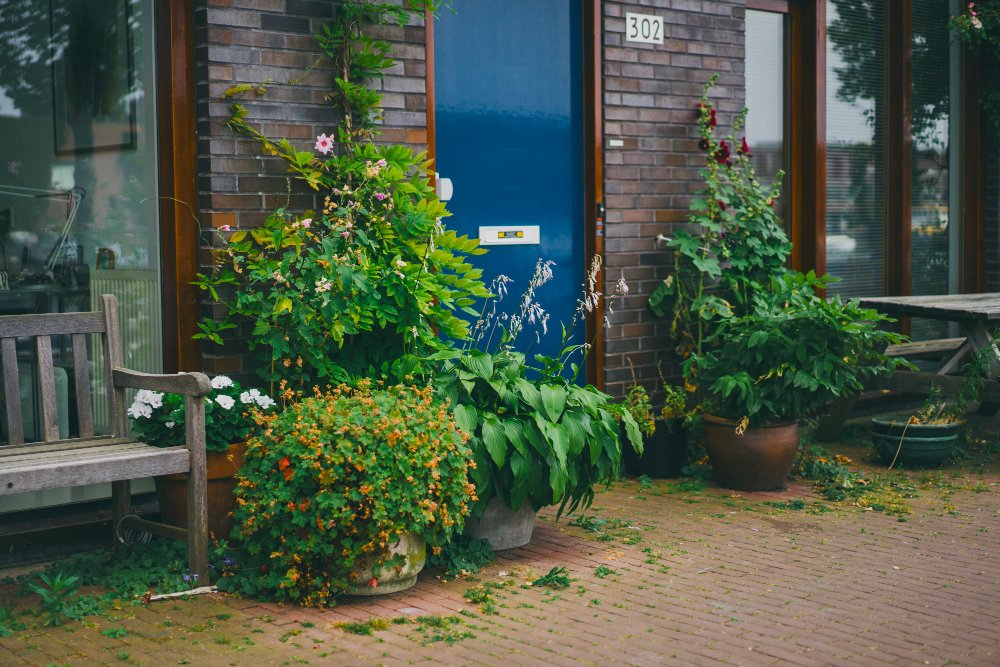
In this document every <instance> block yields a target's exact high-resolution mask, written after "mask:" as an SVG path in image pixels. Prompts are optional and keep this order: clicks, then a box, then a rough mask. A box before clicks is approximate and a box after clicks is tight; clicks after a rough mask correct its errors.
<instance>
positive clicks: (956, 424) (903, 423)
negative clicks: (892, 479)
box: [871, 340, 996, 468]
mask: <svg viewBox="0 0 1000 667" xmlns="http://www.w3.org/2000/svg"><path fill="white" fill-rule="evenodd" d="M995 344H996V340H993V341H992V344H991V345H987V346H986V347H984V348H983V349H982V350H981V351H980V352H979V353H978V354H977V355H976V356H975V357H974V358H973V359H972V361H971V362H969V363H968V364H966V366H965V368H964V369H963V370H962V376H963V382H962V385H961V387H960V388H959V390H958V395H957V396H956V397H955V400H954V401H952V402H948V401H946V400H945V399H944V396H943V395H942V392H941V388H940V387H938V386H937V385H936V384H935V385H931V389H930V393H929V395H928V397H927V400H926V401H924V404H923V405H922V406H921V408H920V409H919V410H917V411H916V412H914V413H913V414H897V415H887V416H882V417H872V421H871V437H872V443H873V444H874V445H875V449H876V451H877V452H878V454H879V456H880V457H881V458H882V460H883V461H884V462H885V463H887V464H889V468H892V467H893V466H894V465H896V463H897V462H899V463H902V464H904V465H914V466H925V465H939V464H940V463H943V462H944V461H946V460H948V459H949V458H951V455H952V454H953V453H954V451H955V446H956V444H957V443H958V436H959V430H960V429H961V427H962V425H963V424H965V412H966V409H967V407H968V405H969V404H970V403H976V402H978V401H979V390H980V389H981V388H982V386H983V383H984V382H985V380H986V377H987V375H988V373H989V363H990V358H991V356H992V355H993V354H994V352H993V350H994V345H995Z"/></svg>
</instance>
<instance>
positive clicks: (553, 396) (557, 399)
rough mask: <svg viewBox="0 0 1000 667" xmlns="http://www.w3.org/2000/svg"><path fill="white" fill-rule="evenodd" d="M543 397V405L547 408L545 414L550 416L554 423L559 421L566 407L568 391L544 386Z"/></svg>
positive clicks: (557, 387)
mask: <svg viewBox="0 0 1000 667" xmlns="http://www.w3.org/2000/svg"><path fill="white" fill-rule="evenodd" d="M541 395H542V405H543V406H544V407H545V413H546V414H547V415H548V416H549V419H551V420H552V421H554V422H557V421H559V418H560V417H561V416H562V412H563V408H565V407H566V389H565V388H563V387H559V386H555V387H553V386H551V385H547V384H543V385H542V390H541Z"/></svg>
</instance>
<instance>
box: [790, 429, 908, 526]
mask: <svg viewBox="0 0 1000 667" xmlns="http://www.w3.org/2000/svg"><path fill="white" fill-rule="evenodd" d="M851 463H852V461H851V459H849V458H848V457H846V456H841V455H840V454H836V455H830V454H829V453H827V452H826V451H825V450H823V449H821V448H819V447H812V448H810V449H809V452H808V453H807V454H806V456H805V457H804V458H803V459H802V460H801V462H800V470H801V473H802V477H803V478H804V479H808V480H811V481H812V482H813V484H814V485H815V486H816V489H817V490H818V491H819V493H820V494H821V495H822V496H823V497H824V498H826V499H827V500H832V501H835V502H850V503H852V504H854V505H857V506H858V507H862V508H865V509H871V510H875V511H878V512H885V513H886V514H889V515H891V516H896V517H900V518H901V519H902V517H903V516H905V515H907V514H910V513H911V512H912V511H913V510H912V508H911V507H910V504H909V503H908V502H907V500H908V499H910V498H914V497H915V496H916V486H915V485H914V484H913V482H912V481H910V479H909V478H908V477H906V476H905V475H903V474H900V473H894V474H891V475H872V476H871V477H866V476H864V475H863V474H862V473H861V471H860V470H859V469H852V468H850V467H849V466H850V465H851Z"/></svg>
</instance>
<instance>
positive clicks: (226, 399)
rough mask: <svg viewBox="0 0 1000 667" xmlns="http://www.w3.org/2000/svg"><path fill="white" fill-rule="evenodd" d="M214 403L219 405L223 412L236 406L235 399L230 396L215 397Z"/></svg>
mask: <svg viewBox="0 0 1000 667" xmlns="http://www.w3.org/2000/svg"><path fill="white" fill-rule="evenodd" d="M215 402H216V403H218V404H219V405H221V406H222V408H223V409H225V410H228V409H229V408H231V407H233V406H234V405H236V399H234V398H233V397H232V396H226V395H222V396H216V397H215Z"/></svg>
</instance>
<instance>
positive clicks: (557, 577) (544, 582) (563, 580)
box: [531, 566, 572, 590]
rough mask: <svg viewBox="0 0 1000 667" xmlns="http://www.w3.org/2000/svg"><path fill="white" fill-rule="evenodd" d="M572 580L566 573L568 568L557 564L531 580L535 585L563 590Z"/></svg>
mask: <svg viewBox="0 0 1000 667" xmlns="http://www.w3.org/2000/svg"><path fill="white" fill-rule="evenodd" d="M571 582H572V580H571V579H570V578H569V575H568V574H567V573H566V568H565V567H561V566H555V567H553V568H552V569H551V570H549V571H548V573H547V574H544V575H542V576H540V577H538V578H537V579H535V580H534V581H532V582H531V585H532V586H533V587H541V586H544V587H546V588H551V589H552V590H562V589H564V588H569V585H570V583H571Z"/></svg>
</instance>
